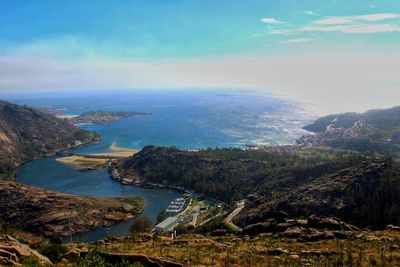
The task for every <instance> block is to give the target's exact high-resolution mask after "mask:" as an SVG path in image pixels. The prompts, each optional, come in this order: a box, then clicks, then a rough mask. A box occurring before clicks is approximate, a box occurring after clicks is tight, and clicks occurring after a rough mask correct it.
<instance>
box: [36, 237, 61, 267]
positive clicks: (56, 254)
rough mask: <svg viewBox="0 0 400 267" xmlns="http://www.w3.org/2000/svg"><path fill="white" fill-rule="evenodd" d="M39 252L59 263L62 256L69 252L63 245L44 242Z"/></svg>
mask: <svg viewBox="0 0 400 267" xmlns="http://www.w3.org/2000/svg"><path fill="white" fill-rule="evenodd" d="M38 252H39V253H40V254H42V255H44V256H46V257H47V258H49V259H50V260H51V261H52V262H58V261H60V259H61V257H62V255H64V254H65V253H67V252H68V249H67V247H66V246H64V245H62V244H55V243H51V242H44V243H43V244H41V245H40V247H39V249H38Z"/></svg>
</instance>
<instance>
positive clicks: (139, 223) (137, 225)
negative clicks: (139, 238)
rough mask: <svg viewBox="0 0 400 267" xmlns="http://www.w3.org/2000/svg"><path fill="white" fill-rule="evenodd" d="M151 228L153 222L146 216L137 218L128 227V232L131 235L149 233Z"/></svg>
mask: <svg viewBox="0 0 400 267" xmlns="http://www.w3.org/2000/svg"><path fill="white" fill-rule="evenodd" d="M151 230H153V224H152V223H151V220H150V219H149V218H148V217H139V218H137V219H136V220H135V221H134V222H133V224H132V225H131V227H130V232H131V234H133V235H136V234H142V233H150V232H151Z"/></svg>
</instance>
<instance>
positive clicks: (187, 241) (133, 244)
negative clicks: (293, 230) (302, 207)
mask: <svg viewBox="0 0 400 267" xmlns="http://www.w3.org/2000/svg"><path fill="white" fill-rule="evenodd" d="M399 242H400V235H399V232H386V231H385V232H369V233H360V234H359V237H354V238H350V239H330V240H323V241H315V242H299V241H298V240H296V239H295V238H282V237H279V236H273V235H272V236H271V235H257V236H254V237H246V236H232V235H226V236H218V237H212V236H203V235H181V236H180V237H178V239H177V240H176V241H172V242H171V241H154V240H151V241H147V242H143V241H135V240H133V239H132V240H124V241H116V242H113V243H112V244H105V245H102V246H100V249H101V251H104V252H106V253H107V252H110V253H122V254H123V253H131V252H132V251H139V250H140V253H141V254H144V255H147V256H149V257H150V256H151V257H157V258H163V259H165V260H169V261H172V262H178V263H181V264H184V266H312V267H316V266H360V267H363V266H399V264H400V249H399V246H398V244H399Z"/></svg>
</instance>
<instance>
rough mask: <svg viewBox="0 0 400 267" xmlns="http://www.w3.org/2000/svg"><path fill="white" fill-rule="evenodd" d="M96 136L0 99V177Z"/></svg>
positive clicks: (7, 176)
mask: <svg viewBox="0 0 400 267" xmlns="http://www.w3.org/2000/svg"><path fill="white" fill-rule="evenodd" d="M98 139H99V136H98V135H97V134H95V133H90V132H87V131H84V130H80V129H78V128H75V127H74V126H73V125H72V124H70V123H69V122H67V121H65V120H61V119H57V118H56V117H54V116H53V115H52V114H49V113H46V112H42V111H39V110H36V109H33V108H30V107H27V106H19V105H15V104H11V103H8V102H5V101H0V179H4V178H11V177H12V176H13V173H14V172H15V170H16V167H17V166H18V164H19V163H21V162H24V161H28V160H32V159H34V158H38V157H41V156H45V155H48V154H51V153H54V152H57V151H60V150H63V149H67V148H69V147H71V148H72V147H75V146H77V145H80V144H84V143H88V142H92V141H94V140H98Z"/></svg>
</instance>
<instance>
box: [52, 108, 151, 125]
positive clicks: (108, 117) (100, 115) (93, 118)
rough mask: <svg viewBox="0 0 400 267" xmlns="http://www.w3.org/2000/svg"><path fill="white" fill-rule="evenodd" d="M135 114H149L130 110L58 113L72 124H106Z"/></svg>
mask: <svg viewBox="0 0 400 267" xmlns="http://www.w3.org/2000/svg"><path fill="white" fill-rule="evenodd" d="M137 115H151V114H150V113H144V112H131V111H116V112H115V111H90V112H86V113H83V114H81V115H78V116H69V117H65V115H59V116H61V117H62V118H64V119H68V120H70V121H71V122H72V123H73V124H75V125H77V124H86V123H93V124H102V125H104V124H105V125H107V124H110V123H112V122H114V121H117V120H121V119H125V118H128V117H132V116H137Z"/></svg>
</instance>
